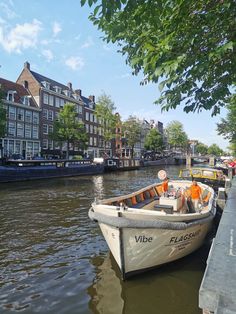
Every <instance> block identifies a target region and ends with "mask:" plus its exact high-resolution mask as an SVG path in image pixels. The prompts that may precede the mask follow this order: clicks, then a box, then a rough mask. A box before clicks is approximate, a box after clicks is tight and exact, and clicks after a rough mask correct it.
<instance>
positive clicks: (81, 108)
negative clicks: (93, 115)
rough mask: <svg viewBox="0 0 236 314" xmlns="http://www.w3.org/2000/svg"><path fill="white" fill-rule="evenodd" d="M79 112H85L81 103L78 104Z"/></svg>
mask: <svg viewBox="0 0 236 314" xmlns="http://www.w3.org/2000/svg"><path fill="white" fill-rule="evenodd" d="M78 113H79V114H82V113H83V107H82V106H81V105H78Z"/></svg>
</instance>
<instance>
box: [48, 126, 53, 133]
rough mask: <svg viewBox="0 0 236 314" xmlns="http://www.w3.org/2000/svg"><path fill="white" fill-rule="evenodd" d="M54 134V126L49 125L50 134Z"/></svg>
mask: <svg viewBox="0 0 236 314" xmlns="http://www.w3.org/2000/svg"><path fill="white" fill-rule="evenodd" d="M52 132H53V126H52V125H49V126H48V133H52Z"/></svg>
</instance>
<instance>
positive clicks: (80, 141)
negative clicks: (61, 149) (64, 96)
mask: <svg viewBox="0 0 236 314" xmlns="http://www.w3.org/2000/svg"><path fill="white" fill-rule="evenodd" d="M50 138H51V139H53V140H54V141H57V142H59V143H61V144H62V143H63V142H66V144H67V150H66V158H67V159H68V158H69V148H70V144H72V145H73V146H75V145H77V146H80V145H81V146H82V147H83V148H85V147H86V146H87V142H88V136H87V134H86V131H85V128H84V124H83V123H81V122H79V121H78V118H77V113H76V109H75V105H74V104H71V103H66V104H65V105H64V107H63V109H62V110H60V112H59V115H58V119H57V120H55V121H54V124H53V132H52V133H51V134H50Z"/></svg>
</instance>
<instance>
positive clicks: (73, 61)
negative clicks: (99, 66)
mask: <svg viewBox="0 0 236 314" xmlns="http://www.w3.org/2000/svg"><path fill="white" fill-rule="evenodd" d="M65 64H66V65H67V66H68V67H69V68H71V69H72V70H78V69H82V68H83V66H84V60H83V59H82V58H80V57H70V58H68V59H67V60H66V61H65Z"/></svg>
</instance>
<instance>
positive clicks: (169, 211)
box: [154, 204, 174, 214]
mask: <svg viewBox="0 0 236 314" xmlns="http://www.w3.org/2000/svg"><path fill="white" fill-rule="evenodd" d="M154 209H155V210H158V211H164V212H165V213H167V214H173V211H174V207H173V206H172V205H161V204H157V205H155V206H154Z"/></svg>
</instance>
